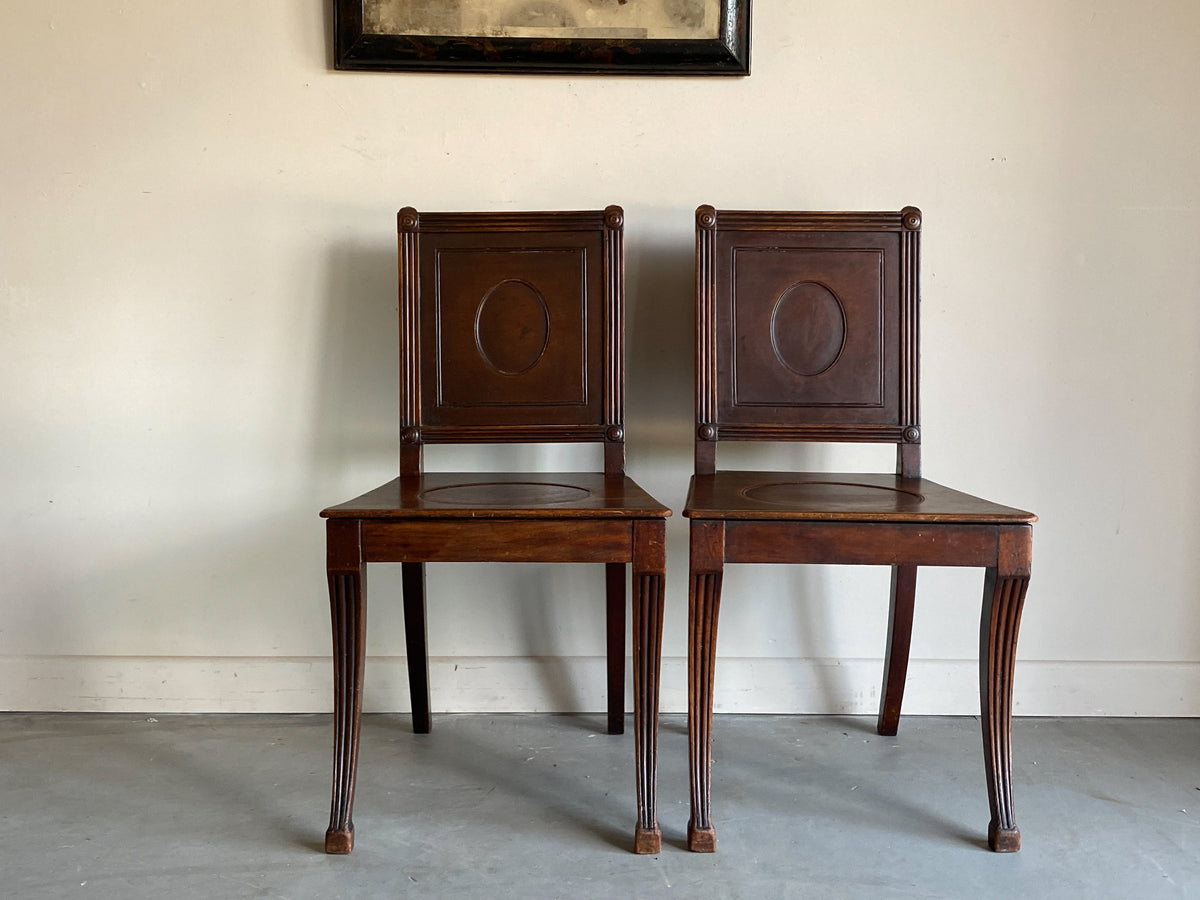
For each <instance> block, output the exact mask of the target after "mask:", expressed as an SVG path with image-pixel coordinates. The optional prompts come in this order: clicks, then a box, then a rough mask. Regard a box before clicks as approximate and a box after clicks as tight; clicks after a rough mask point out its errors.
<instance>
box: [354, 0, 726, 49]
mask: <svg viewBox="0 0 1200 900" xmlns="http://www.w3.org/2000/svg"><path fill="white" fill-rule="evenodd" d="M720 9H721V0H365V2H364V3H363V6H362V11H363V31H364V32H365V33H368V34H412V35H429V36H437V35H461V36H468V37H483V38H559V39H567V40H576V39H587V38H595V39H601V40H623V39H629V40H711V39H714V38H716V37H717V36H718V35H719V33H720Z"/></svg>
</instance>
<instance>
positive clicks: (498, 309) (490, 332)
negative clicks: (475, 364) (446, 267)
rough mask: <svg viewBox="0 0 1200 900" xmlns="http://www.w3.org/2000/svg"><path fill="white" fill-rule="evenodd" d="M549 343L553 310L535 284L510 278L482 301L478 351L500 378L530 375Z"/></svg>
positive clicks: (477, 313)
mask: <svg viewBox="0 0 1200 900" xmlns="http://www.w3.org/2000/svg"><path fill="white" fill-rule="evenodd" d="M549 342H550V311H549V310H548V309H547V307H546V301H545V299H544V298H543V297H542V295H541V294H539V293H538V292H537V290H536V289H534V287H533V286H532V285H530V284H527V283H526V282H524V281H517V280H516V279H508V280H506V281H502V282H500V283H499V284H497V285H496V286H495V287H493V288H492V289H491V290H490V291H488V292H487V294H485V295H484V298H483V299H482V300H481V301H479V307H478V309H476V311H475V348H476V349H477V350H478V351H479V355H480V356H481V357H482V358H483V361H484V362H486V363H487V364H488V365H489V366H491V367H492V369H494V370H495V371H496V372H498V373H500V374H501V375H523V374H524V373H526V372H528V371H529V370H530V369H532V368H533V367H534V366H536V365H537V364H538V361H539V360H540V359H541V358H542V356H543V355H544V354H545V352H546V345H547V344H548V343H549Z"/></svg>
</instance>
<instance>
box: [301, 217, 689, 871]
mask: <svg viewBox="0 0 1200 900" xmlns="http://www.w3.org/2000/svg"><path fill="white" fill-rule="evenodd" d="M622 227H623V214H622V212H621V209H620V208H619V207H615V206H610V207H608V208H607V209H605V210H603V211H597V212H562V213H503V214H501V213H495V214H493V213H432V214H430V213H425V214H418V213H417V211H416V210H414V209H411V208H405V209H403V210H401V211H400V213H399V217H398V228H399V238H400V342H401V365H400V459H399V462H400V475H399V477H398V478H395V479H393V480H392V481H389V482H388V483H386V484H384V485H381V486H379V487H378V488H375V489H374V490H372V491H369V492H368V493H366V494H363V495H362V496H360V497H358V498H356V499H354V500H350V501H348V502H346V503H342V504H339V505H337V506H331V507H329V508H327V509H325V510H324V511H323V512H322V513H321V515H322V516H324V517H325V518H326V520H327V533H328V547H329V550H328V555H329V589H330V603H331V609H332V611H333V634H334V671H335V691H334V707H335V714H334V719H335V744H334V780H333V811H332V813H331V816H330V824H329V831H328V832H327V833H326V840H325V846H326V850H327V852H330V853H349V852H350V851H351V849H352V848H353V844H354V826H353V821H352V818H351V813H352V811H353V804H354V783H355V773H356V767H357V760H358V746H359V723H360V719H361V713H362V680H363V664H364V658H365V656H364V653H365V651H364V647H365V634H366V631H365V627H366V626H365V623H366V564H367V563H375V562H393V563H400V564H401V571H402V587H403V595H404V596H403V603H404V627H405V641H406V645H407V651H408V673H409V688H410V692H411V696H412V709H413V731H414V732H417V733H423V732H428V731H429V730H430V728H431V725H432V720H431V715H430V710H431V704H430V686H429V663H428V651H427V647H426V627H427V626H426V600H427V598H426V591H425V564H426V563H431V562H590V563H601V564H603V565H604V571H605V592H604V597H605V600H604V611H605V619H606V627H605V644H606V652H607V654H608V665H607V675H606V683H607V688H608V710H607V714H608V729H609V731H610V732H611V733H613V734H620V733H621V732H622V731H624V728H625V708H624V695H625V628H626V619H625V597H626V572H627V569H628V568H629V567H632V582H633V599H632V606H633V640H632V644H633V678H634V730H635V735H636V739H635V758H636V772H637V776H636V782H637V823H636V826H635V832H634V849H635V850H636V851H637V852H639V853H654V852H657V851H658V849H659V847H660V845H661V836H660V832H659V828H658V820H657V811H656V799H655V794H656V777H657V775H656V773H657V760H658V676H659V668H660V659H661V642H662V606H663V577H664V574H665V551H664V546H665V539H664V534H665V522H664V520H665V519H666V517H667V516H669V515H670V514H671V513H670V510H668V509H667V508H666V507H664V506H663V505H662V504H660V503H658V502H657V501H656V500H654V499H653V498H652V497H650V495H648V494H647V493H646V492H645V491H644V490H642V489H641V488H640V487H639V486H638V485H637V484H636V483H635V482H634V481H633V480H632V479H630V478H629V477H628V476H627V475H626V474H625V432H624V422H623V419H624V264H623V248H622ZM515 441H536V442H546V441H570V442H581V441H589V442H600V443H603V445H604V470H603V471H602V472H563V473H544V472H536V473H521V472H498V473H496V472H486V473H477V472H473V473H425V472H423V471H422V460H423V448H424V446H425V445H426V444H440V443H485V442H486V443H504V442H515Z"/></svg>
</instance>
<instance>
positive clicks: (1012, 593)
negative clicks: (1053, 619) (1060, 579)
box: [979, 528, 1031, 853]
mask: <svg viewBox="0 0 1200 900" xmlns="http://www.w3.org/2000/svg"><path fill="white" fill-rule="evenodd" d="M1022 532H1023V533H1022ZM1030 532H1031V529H1029V528H1024V529H1022V531H1017V532H1013V533H1011V534H1009V533H1006V534H1003V535H1002V536H1001V542H1000V543H1001V548H1002V551H1001V560H1000V562H1001V565H1005V564H1006V562H1008V560H1006V558H1005V552H1004V548H1005V547H1006V546H1008V547H1010V548H1015V549H1016V550H1017V551H1018V558H1019V560H1020V561H1019V562H1018V564H1017V565H1016V566H1015V567H1012V568H1015V569H1016V571H1011V570H1010V571H1009V572H1007V573H1004V572H1003V570H1002V569H996V568H989V569H988V570H987V575H986V576H985V578H984V582H983V612H982V615H981V616H980V623H979V707H980V719H981V722H982V726H983V762H984V767H985V770H986V772H987V788H988V802H989V805H990V806H991V811H992V820H991V823H990V824H989V825H988V846H989V847H991V849H992V850H994V851H996V852H998V853H1011V852H1014V851H1016V850H1020V849H1021V830H1020V829H1019V828H1017V820H1016V814H1015V812H1014V810H1013V796H1012V695H1013V667H1014V665H1015V663H1016V658H1017V632H1018V631H1019V629H1020V626H1021V608H1022V606H1023V605H1024V603H1025V593H1026V591H1027V590H1028V588H1029V555H1030V546H1029V545H1030V542H1031V538H1030V536H1029V535H1030ZM1006 538H1009V540H1006ZM1009 565H1011V563H1009Z"/></svg>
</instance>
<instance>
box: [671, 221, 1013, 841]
mask: <svg viewBox="0 0 1200 900" xmlns="http://www.w3.org/2000/svg"><path fill="white" fill-rule="evenodd" d="M920 228H921V213H920V211H919V210H917V209H915V208H913V207H907V208H905V209H903V210H901V211H900V212H866V213H859V212H836V213H807V212H734V211H726V210H715V209H713V208H712V207H711V206H702V207H700V208H699V209H698V210H697V211H696V293H697V297H696V304H697V307H696V335H697V345H696V354H697V357H696V359H697V364H696V434H695V475H694V477H693V478H692V483H691V488H690V491H689V493H688V499H687V506H686V508H685V509H684V515H685V516H687V517H688V518H690V519H691V522H690V535H691V537H690V579H689V581H690V584H689V602H688V607H689V612H688V620H689V621H688V633H689V648H688V661H689V665H688V680H689V685H688V698H689V700H688V703H689V706H688V710H689V727H688V742H689V751H690V766H691V795H692V812H691V821H690V823H689V826H688V847H689V848H690V849H692V850H697V851H712V850H713V849H715V842H716V834H715V831H714V829H713V823H712V816H711V800H710V776H711V761H712V757H711V752H712V698H713V693H712V691H713V667H714V655H715V648H716V637H717V615H718V611H719V608H720V601H721V580H722V573H723V570H724V566H725V563H839V564H855V565H885V566H890V567H891V570H892V583H891V613H890V617H889V622H888V638H887V652H886V658H885V661H884V677H883V689H882V695H883V696H882V701H881V705H880V710H879V720H878V730H879V733H880V734H884V735H891V734H895V733H896V728H897V724H898V722H899V718H900V703H901V699H902V697H903V693H904V680H905V673H906V671H907V667H908V651H909V638H910V636H911V633H912V616H913V599H914V593H915V590H916V581H917V567H918V566H921V565H935V566H979V567H983V568H984V569H985V570H986V575H985V579H984V587H983V612H982V619H981V625H980V673H979V679H980V682H979V683H980V691H979V694H980V704H981V707H982V722H983V752H984V764H985V768H986V774H987V789H988V799H989V801H990V804H991V814H992V818H991V824H990V826H989V828H988V843H989V845H990V846H991V848H992V849H993V850H999V851H1011V850H1017V849H1019V847H1020V832H1019V831H1018V829H1017V823H1016V820H1015V819H1014V816H1013V804H1012V785H1011V770H1012V754H1011V747H1010V733H1011V725H1012V705H1011V704H1012V683H1013V682H1012V678H1013V663H1014V659H1015V652H1016V641H1017V627H1018V623H1019V621H1020V616H1021V606H1022V603H1023V602H1024V599H1025V591H1026V588H1027V586H1028V583H1029V567H1030V556H1031V550H1032V537H1033V528H1032V524H1033V523H1034V522H1035V521H1036V517H1035V516H1034V515H1032V514H1031V513H1028V512H1022V511H1021V510H1018V509H1011V508H1009V507H1006V506H999V505H997V504H994V503H990V502H988V501H986V500H980V499H979V498H977V497H972V496H969V495H967V494H962V493H959V492H958V491H953V490H950V489H949V488H945V487H942V486H941V485H939V484H935V483H934V482H932V481H926V480H925V479H924V478H922V477H921V428H920V420H919V417H918V403H917V393H918V385H917V357H918V342H917V319H918V264H919V253H918V250H919V244H920ZM756 440H765V441H831V442H836V441H850V442H872V443H889V444H895V445H896V448H897V453H896V472H895V474H894V475H892V474H827V473H819V474H813V473H803V472H748V471H722V470H719V469H718V468H717V444H718V442H720V441H756Z"/></svg>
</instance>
